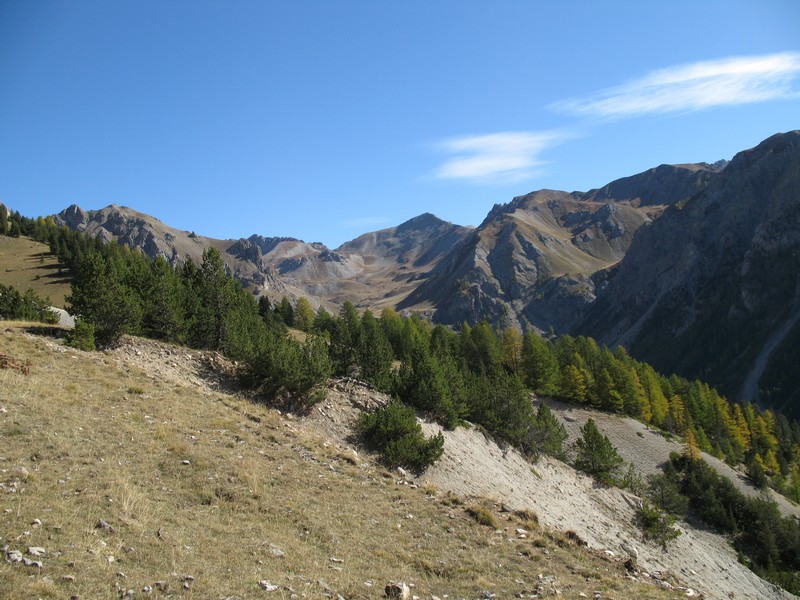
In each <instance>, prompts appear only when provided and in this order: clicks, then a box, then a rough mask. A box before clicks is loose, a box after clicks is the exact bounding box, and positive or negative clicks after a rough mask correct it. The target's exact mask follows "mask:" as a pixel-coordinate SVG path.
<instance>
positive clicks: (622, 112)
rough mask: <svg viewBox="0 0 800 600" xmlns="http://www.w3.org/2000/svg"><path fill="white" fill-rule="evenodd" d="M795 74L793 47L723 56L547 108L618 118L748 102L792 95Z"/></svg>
mask: <svg viewBox="0 0 800 600" xmlns="http://www.w3.org/2000/svg"><path fill="white" fill-rule="evenodd" d="M798 75H800V53H797V52H785V53H781V54H768V55H763V56H746V57H735V58H726V59H722V60H715V61H705V62H697V63H693V64H687V65H680V66H675V67H669V68H666V69H660V70H658V71H653V72H652V73H650V74H648V75H646V76H645V77H642V78H641V79H635V80H633V81H630V82H628V83H626V84H623V85H621V86H618V87H613V88H609V89H606V90H602V91H600V92H598V93H596V94H593V95H591V96H588V97H586V98H572V99H568V100H563V101H561V102H556V103H555V104H553V105H551V108H553V109H555V110H558V111H561V112H566V113H570V114H576V115H585V116H596V117H605V118H624V117H634V116H639V115H643V114H647V113H668V112H689V111H696V110H702V109H706V108H711V107H714V106H725V105H737V104H752V103H756V102H764V101H767V100H776V99H781V98H796V97H798V95H799V94H800V90H798V85H797V79H798Z"/></svg>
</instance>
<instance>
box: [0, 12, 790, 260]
mask: <svg viewBox="0 0 800 600" xmlns="http://www.w3.org/2000/svg"><path fill="white" fill-rule="evenodd" d="M799 116H800V2H797V1H796V0H753V1H751V2H742V1H736V0H726V1H724V2H716V1H709V2H703V1H698V0H695V1H691V2H688V1H687V2H683V1H673V2H642V1H629V2H628V1H626V2H614V1H608V2H596V1H583V2H576V1H569V0H562V1H560V2H544V1H542V2H539V1H537V2H533V1H530V2H523V1H505V0H493V1H491V2H489V1H485V2H477V1H470V0H461V1H446V0H441V1H413V0H412V1H404V2H400V1H398V2H388V1H377V0H375V1H355V0H352V1H351V0H336V1H334V0H317V1H309V0H292V1H285V2H277V1H274V2H273V1H268V0H260V1H242V0H231V1H225V2H223V1H222V0H219V1H215V2H211V1H206V0H191V1H182V0H170V1H168V2H162V1H156V0H150V1H148V0H144V1H142V0H137V1H125V0H117V1H114V2H108V1H105V0H104V1H85V0H70V1H68V0H58V1H45V0H41V1H39V0H0V202H3V203H5V204H6V205H7V206H9V207H11V208H12V209H16V210H19V211H20V212H21V213H23V214H25V215H28V216H38V215H40V214H41V215H45V214H52V213H55V212H58V211H60V210H62V209H63V208H65V207H67V206H68V205H70V204H73V203H76V204H79V205H80V206H82V207H83V208H86V209H96V208H102V207H104V206H106V205H108V204H111V203H116V204H123V205H126V206H130V207H133V208H136V209H137V210H141V211H143V212H146V213H149V214H152V215H154V216H156V217H158V218H160V219H161V220H162V221H164V222H166V223H168V224H170V225H172V226H175V227H178V228H180V229H186V230H193V231H196V232H198V233H201V234H204V235H209V236H212V237H218V238H238V237H247V236H248V235H250V234H252V233H260V234H262V235H270V236H272V235H284V236H293V237H299V238H301V239H304V240H306V241H322V242H324V243H326V244H327V245H329V246H331V247H335V246H338V245H339V244H340V243H342V242H344V241H346V240H349V239H352V238H354V237H356V236H358V235H360V234H362V233H365V232H367V231H372V230H375V229H381V228H384V227H389V226H393V225H398V224H400V223H401V222H403V221H405V220H407V219H409V218H411V217H414V216H416V215H418V214H421V213H423V212H432V213H434V214H436V215H438V216H439V217H441V218H443V219H446V220H448V221H452V222H455V223H459V224H463V225H478V224H479V223H480V222H481V220H482V219H483V218H484V217H485V215H486V213H487V212H488V211H489V210H490V209H491V207H492V205H493V204H495V203H504V202H508V201H510V200H511V199H512V198H513V197H514V196H517V195H521V194H525V193H528V192H530V191H533V190H537V189H541V188H551V189H563V190H567V191H573V190H588V189H591V188H594V187H599V186H602V185H604V184H605V183H608V182H609V181H612V180H613V179H616V178H619V177H624V176H627V175H632V174H634V173H637V172H640V171H644V170H646V169H648V168H650V167H654V166H657V165H659V164H662V163H680V162H699V161H709V162H713V161H715V160H718V159H721V158H726V159H729V158H731V157H732V156H733V154H735V153H736V152H738V151H739V150H743V149H746V148H750V147H752V146H754V145H756V144H757V143H758V142H760V141H761V140H762V139H764V138H766V137H768V136H770V135H772V134H773V133H777V132H781V131H789V130H792V129H797V128H800V118H798V117H799Z"/></svg>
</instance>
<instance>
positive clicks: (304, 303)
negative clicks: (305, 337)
mask: <svg viewBox="0 0 800 600" xmlns="http://www.w3.org/2000/svg"><path fill="white" fill-rule="evenodd" d="M294 325H295V327H297V328H298V329H299V330H300V331H305V332H309V331H311V327H312V326H313V325H314V309H313V308H312V307H311V303H310V302H309V301H308V299H307V298H306V297H305V296H301V297H300V298H298V299H297V303H296V304H295V306H294Z"/></svg>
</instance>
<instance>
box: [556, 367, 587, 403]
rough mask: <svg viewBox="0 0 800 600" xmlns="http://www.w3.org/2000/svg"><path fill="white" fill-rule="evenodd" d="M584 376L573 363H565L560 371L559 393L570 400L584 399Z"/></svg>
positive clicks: (581, 400)
mask: <svg viewBox="0 0 800 600" xmlns="http://www.w3.org/2000/svg"><path fill="white" fill-rule="evenodd" d="M586 393H587V388H586V377H585V376H584V374H583V373H582V372H581V371H580V369H578V367H576V366H575V365H567V366H566V368H565V369H564V370H563V371H562V373H561V383H560V386H559V395H560V396H562V397H563V398H566V399H567V400H571V401H572V402H584V401H585V400H586Z"/></svg>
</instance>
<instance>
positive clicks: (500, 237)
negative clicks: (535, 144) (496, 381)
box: [400, 164, 723, 332]
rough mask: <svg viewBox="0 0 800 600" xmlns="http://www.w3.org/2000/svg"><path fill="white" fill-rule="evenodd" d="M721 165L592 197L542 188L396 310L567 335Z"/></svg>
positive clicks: (663, 175)
mask: <svg viewBox="0 0 800 600" xmlns="http://www.w3.org/2000/svg"><path fill="white" fill-rule="evenodd" d="M721 166H723V165H719V166H711V165H707V164H699V165H681V166H673V165H662V166H660V167H657V168H655V169H651V170H649V171H646V172H644V173H640V174H639V175H635V176H633V177H627V178H625V179H620V180H618V181H615V182H612V183H610V184H608V185H607V186H605V187H603V188H601V189H599V190H592V191H590V192H586V193H581V192H573V193H567V192H559V191H552V190H541V191H538V192H534V193H532V194H528V195H526V196H520V197H518V198H515V199H514V200H513V201H512V202H510V203H509V204H505V205H496V206H495V207H494V208H493V209H492V211H491V212H490V213H489V215H488V216H487V217H486V219H485V220H484V222H483V223H482V224H481V226H480V227H479V228H478V229H476V230H475V231H474V232H473V233H472V234H471V235H470V236H469V237H467V238H466V239H465V240H464V241H463V242H462V243H461V244H460V246H459V247H458V248H455V249H454V251H453V252H451V253H450V255H449V256H448V257H447V258H446V259H444V260H443V261H442V262H441V263H440V264H439V265H438V266H437V267H436V268H435V269H434V270H433V271H432V272H431V276H430V277H429V278H428V279H427V280H426V281H424V282H423V283H421V285H420V286H419V287H418V288H417V289H416V290H414V291H413V292H412V293H411V294H409V296H408V297H407V298H406V299H405V300H404V301H403V302H402V303H401V304H400V308H419V307H430V308H435V315H434V318H435V320H437V321H439V322H442V323H446V324H450V325H458V324H460V323H461V322H463V321H467V322H470V323H474V322H477V321H480V320H481V319H485V318H486V319H489V320H490V321H491V322H493V323H495V324H498V325H504V326H517V327H520V328H522V329H531V328H533V329H538V330H541V331H547V330H548V329H549V328H553V329H554V330H555V331H556V332H563V331H567V330H569V329H570V328H571V327H573V326H574V325H575V324H576V323H577V322H578V321H579V320H580V319H581V318H582V317H583V315H584V313H585V311H586V310H587V308H588V307H589V306H590V305H591V304H592V302H594V300H595V298H596V297H597V294H598V292H599V291H600V289H601V288H602V286H603V282H604V279H605V276H604V275H603V274H604V273H605V272H606V271H607V270H608V269H609V268H611V267H613V266H614V265H616V264H617V263H618V262H619V261H620V260H621V259H622V257H623V256H624V255H625V253H626V252H627V250H628V248H629V246H630V244H631V242H632V240H633V236H634V234H635V232H636V231H637V230H638V229H639V228H640V227H641V226H642V225H644V224H647V223H650V222H652V220H653V219H656V218H658V216H659V215H660V214H661V213H662V212H663V211H664V210H665V208H666V207H668V206H670V205H672V204H675V203H677V202H680V201H682V200H685V199H686V198H687V197H689V196H690V195H692V194H694V193H696V192H697V191H698V190H701V189H703V188H704V187H705V186H706V185H707V184H708V181H709V180H711V178H712V177H713V176H714V175H715V174H716V173H717V172H718V169H719V168H720V167H721Z"/></svg>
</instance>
